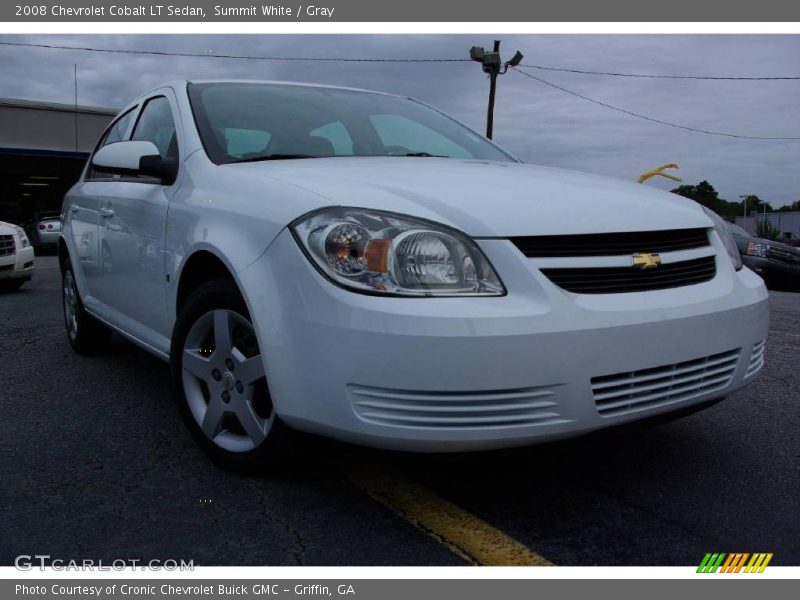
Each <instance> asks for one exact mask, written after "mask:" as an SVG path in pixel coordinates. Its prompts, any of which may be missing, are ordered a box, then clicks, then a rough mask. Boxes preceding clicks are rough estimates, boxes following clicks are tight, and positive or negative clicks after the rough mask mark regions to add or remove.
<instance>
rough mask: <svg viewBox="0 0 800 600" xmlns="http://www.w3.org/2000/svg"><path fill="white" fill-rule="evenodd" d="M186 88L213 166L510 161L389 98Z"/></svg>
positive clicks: (443, 119) (430, 112) (456, 128)
mask: <svg viewBox="0 0 800 600" xmlns="http://www.w3.org/2000/svg"><path fill="white" fill-rule="evenodd" d="M188 91H189V99H190V101H191V105H192V110H193V111H194V116H195V121H196V123H197V128H198V131H199V133H200V137H201V139H202V142H203V146H204V147H205V150H206V153H207V154H208V156H209V158H211V160H212V161H214V162H215V163H216V164H225V163H233V162H247V161H260V160H277V159H291V158H318V157H331V156H395V157H401V156H416V157H431V156H438V157H447V158H467V159H470V158H472V159H481V160H497V161H513V159H512V158H511V157H510V156H509V155H507V154H506V153H505V152H503V151H502V150H500V149H499V148H497V147H496V146H494V145H493V144H491V143H489V142H488V141H486V140H485V139H483V138H481V137H480V136H479V135H477V134H475V133H473V132H472V131H470V130H469V129H467V128H466V127H464V126H462V125H460V124H459V123H457V122H456V121H454V120H453V119H451V118H450V117H447V116H446V115H444V114H442V113H440V112H438V111H436V110H434V109H432V108H429V107H427V106H425V105H424V104H421V103H419V102H416V101H414V100H410V99H406V98H400V97H397V96H389V95H385V94H379V93H373V92H359V91H351V90H342V89H332V88H317V87H306V86H299V85H282V84H268V83H197V84H189V86H188Z"/></svg>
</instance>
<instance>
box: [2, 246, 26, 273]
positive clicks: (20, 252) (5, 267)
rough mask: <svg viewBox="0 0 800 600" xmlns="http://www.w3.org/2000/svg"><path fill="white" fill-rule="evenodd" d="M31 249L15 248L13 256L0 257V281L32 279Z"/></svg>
mask: <svg viewBox="0 0 800 600" xmlns="http://www.w3.org/2000/svg"><path fill="white" fill-rule="evenodd" d="M33 254H34V253H33V248H32V247H31V246H26V247H25V248H19V247H17V252H16V253H15V254H10V255H8V256H0V281H3V280H9V279H23V280H25V281H29V280H30V279H31V278H32V277H33Z"/></svg>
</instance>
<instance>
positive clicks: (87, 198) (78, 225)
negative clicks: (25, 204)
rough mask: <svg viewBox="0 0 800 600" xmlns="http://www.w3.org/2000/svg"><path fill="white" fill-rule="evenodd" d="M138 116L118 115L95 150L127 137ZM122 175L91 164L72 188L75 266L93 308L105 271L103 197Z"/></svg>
mask: <svg viewBox="0 0 800 600" xmlns="http://www.w3.org/2000/svg"><path fill="white" fill-rule="evenodd" d="M135 116H136V110H135V108H133V109H130V110H128V111H127V112H125V113H123V114H122V115H120V116H119V117H118V118H117V119H115V120H114V121H113V122H112V123H111V125H109V127H108V129H106V131H105V133H103V135H102V137H101V138H100V141H99V142H98V143H97V146H96V147H95V150H94V151H95V152H97V150H99V149H100V148H102V147H103V146H105V145H106V144H111V143H113V142H119V141H121V140H124V139H126V137H127V135H128V133H129V132H130V129H131V127H132V126H133V118H134V117H135ZM118 180H119V176H116V175H112V174H111V173H105V172H102V171H99V170H97V169H94V168H93V167H92V166H91V160H90V161H89V166H87V168H86V170H85V172H84V175H83V177H82V178H81V180H80V181H79V182H78V183H77V184H76V185H75V187H73V188H72V189H71V190H70V192H69V196H68V198H69V201H70V202H69V205H68V208H67V214H65V215H64V218H65V220H66V221H68V223H69V228H70V231H69V235H70V237H71V240H70V241H71V242H72V248H71V249H70V253H71V256H72V262H73V266H74V268H75V276H76V278H77V279H78V286H79V289H80V290H81V295H82V296H83V301H84V303H85V304H86V305H87V306H88V307H89V308H90V309H92V310H94V309H95V308H96V304H97V299H96V296H97V290H98V284H99V279H98V278H99V276H100V275H101V273H102V263H101V260H100V253H99V224H100V213H99V211H100V207H101V205H102V199H103V198H104V197H106V196H107V195H109V194H111V193H112V190H113V188H114V186H115V185H116V182H117V181H118Z"/></svg>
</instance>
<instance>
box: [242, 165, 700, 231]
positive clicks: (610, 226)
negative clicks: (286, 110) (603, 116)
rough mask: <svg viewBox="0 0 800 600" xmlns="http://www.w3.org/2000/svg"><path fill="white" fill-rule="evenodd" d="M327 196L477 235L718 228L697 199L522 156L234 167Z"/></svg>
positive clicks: (327, 200) (332, 201) (325, 201)
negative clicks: (507, 159)
mask: <svg viewBox="0 0 800 600" xmlns="http://www.w3.org/2000/svg"><path fill="white" fill-rule="evenodd" d="M229 166H230V167H232V168H236V169H241V170H242V172H247V173H249V174H252V175H253V176H259V175H263V176H265V177H269V178H271V179H278V180H281V181H284V182H286V183H289V184H292V185H295V186H297V187H300V188H303V189H305V190H307V191H310V192H313V193H314V194H316V195H318V196H319V197H321V199H320V200H321V205H341V206H353V207H363V208H371V209H377V210H385V211H392V212H396V213H402V214H407V215H412V216H417V217H422V218H426V219H431V220H434V221H437V222H440V223H444V224H447V225H450V226H452V227H456V228H458V229H461V230H462V231H465V232H466V233H468V234H470V235H473V236H475V237H500V236H502V237H506V236H520V235H543V234H554V233H556V234H576V233H607V232H616V231H650V230H659V229H683V228H692V227H710V226H711V225H712V223H711V220H710V219H709V218H708V217H707V216H706V215H705V214H704V213H703V211H702V210H701V209H700V207H699V206H698V205H697V204H696V203H695V202H693V201H691V200H688V199H686V198H683V197H681V196H677V195H675V194H670V193H667V192H663V191H659V190H657V189H654V188H652V187H647V186H644V185H638V184H635V183H632V182H628V181H624V180H620V179H612V178H609V177H602V176H598V175H589V174H586V173H579V172H573V171H565V170H561V169H554V168H548V167H540V166H534V165H528V164H523V163H508V162H492V161H480V160H459V159H452V158H450V159H445V158H423V157H357V158H356V157H351V158H347V157H334V158H319V159H301V160H284V161H265V162H256V163H243V164H234V165H229Z"/></svg>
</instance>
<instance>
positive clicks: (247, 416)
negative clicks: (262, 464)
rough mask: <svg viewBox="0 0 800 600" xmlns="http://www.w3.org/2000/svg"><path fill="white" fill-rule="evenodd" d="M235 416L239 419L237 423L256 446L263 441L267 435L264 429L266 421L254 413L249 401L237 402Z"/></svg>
mask: <svg viewBox="0 0 800 600" xmlns="http://www.w3.org/2000/svg"><path fill="white" fill-rule="evenodd" d="M236 417H237V418H238V419H239V423H240V424H241V425H242V427H243V428H244V430H245V433H246V434H247V437H249V438H250V441H252V442H253V444H255V445H256V446H258V445H259V444H260V443H261V442H262V441H264V438H265V437H267V433H266V431H265V430H266V422H265V421H264V419H262V418H261V417H259V416H258V415H257V414H256V413H255V411H254V410H253V407H252V405H251V404H250V403H249V402H246V401H242V402H239V403H237V406H236Z"/></svg>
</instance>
